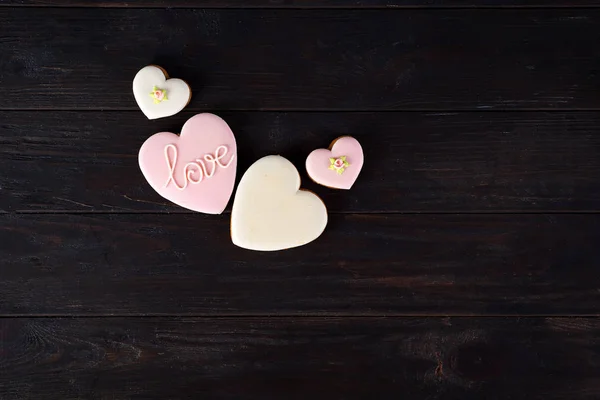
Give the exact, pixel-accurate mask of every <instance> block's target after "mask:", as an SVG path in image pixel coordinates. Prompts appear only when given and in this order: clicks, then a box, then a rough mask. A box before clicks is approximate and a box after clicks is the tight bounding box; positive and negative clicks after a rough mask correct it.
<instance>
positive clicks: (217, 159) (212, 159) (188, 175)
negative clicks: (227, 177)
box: [165, 144, 235, 190]
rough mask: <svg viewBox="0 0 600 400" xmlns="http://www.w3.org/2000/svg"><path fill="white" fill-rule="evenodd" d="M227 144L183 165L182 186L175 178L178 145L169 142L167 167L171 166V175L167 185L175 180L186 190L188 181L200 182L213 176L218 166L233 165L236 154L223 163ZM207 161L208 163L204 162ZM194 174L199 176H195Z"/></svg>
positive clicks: (180, 187)
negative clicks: (212, 152)
mask: <svg viewBox="0 0 600 400" xmlns="http://www.w3.org/2000/svg"><path fill="white" fill-rule="evenodd" d="M227 151H228V149H227V146H219V147H217V148H216V150H215V155H214V156H213V155H212V154H205V155H204V157H203V158H202V159H200V158H197V159H196V160H194V161H191V162H189V163H187V164H185V166H184V167H183V186H180V185H179V184H178V183H177V181H176V180H175V167H176V165H177V146H175V145H174V144H168V145H166V146H165V161H166V162H167V168H169V177H168V178H167V182H166V183H165V187H167V186H169V183H171V182H173V185H175V187H176V188H177V189H179V190H184V189H185V188H186V187H187V186H188V183H191V184H194V185H195V184H198V183H200V182H202V180H204V178H211V177H212V176H213V175H214V174H215V171H216V170H217V167H221V168H227V167H229V166H230V165H231V162H232V161H233V158H234V157H235V154H233V155H232V156H231V158H230V159H229V161H228V162H227V163H226V164H223V163H222V162H221V160H222V159H223V158H224V157H225V156H226V155H227ZM204 162H206V164H205V163H204ZM210 166H212V167H210ZM194 175H196V176H197V178H194Z"/></svg>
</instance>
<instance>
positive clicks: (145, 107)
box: [133, 65, 191, 119]
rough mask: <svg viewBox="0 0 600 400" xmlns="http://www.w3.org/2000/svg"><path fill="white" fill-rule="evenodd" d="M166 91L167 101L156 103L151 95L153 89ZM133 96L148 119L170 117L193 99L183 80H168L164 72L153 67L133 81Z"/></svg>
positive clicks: (137, 75) (140, 73) (136, 76)
mask: <svg viewBox="0 0 600 400" xmlns="http://www.w3.org/2000/svg"><path fill="white" fill-rule="evenodd" d="M154 87H156V88H157V89H160V90H164V91H165V92H166V98H167V100H162V101H160V102H158V103H155V101H154V100H155V99H154V98H153V97H152V96H151V95H150V93H151V92H152V90H153V88H154ZM133 95H134V97H135V101H136V102H137V104H138V106H139V107H140V109H141V110H142V112H143V113H144V115H146V117H148V119H157V118H164V117H169V116H171V115H175V114H177V113H178V112H179V111H181V110H183V109H184V108H185V106H186V105H187V103H188V102H189V100H190V97H191V90H190V87H189V86H188V84H187V83H185V82H184V81H182V80H181V79H166V77H165V74H164V73H163V71H162V70H161V69H160V68H158V67H155V66H153V65H149V66H147V67H144V68H142V69H141V70H139V71H138V73H137V74H136V75H135V78H134V79H133Z"/></svg>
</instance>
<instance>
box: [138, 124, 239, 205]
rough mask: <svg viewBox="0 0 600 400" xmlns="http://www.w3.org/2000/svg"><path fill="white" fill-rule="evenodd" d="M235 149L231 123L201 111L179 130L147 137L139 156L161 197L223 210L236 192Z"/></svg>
mask: <svg viewBox="0 0 600 400" xmlns="http://www.w3.org/2000/svg"><path fill="white" fill-rule="evenodd" d="M236 153H237V147H236V142H235V137H234V135H233V132H232V131H231V129H230V128H229V126H228V125H227V123H226V122H225V121H223V120H222V119H221V118H219V117H217V116H216V115H213V114H198V115H195V116H193V117H192V118H190V119H189V120H188V121H187V122H186V123H185V124H184V125H183V128H182V130H181V135H179V136H178V135H175V134H173V133H170V132H160V133H157V134H155V135H153V136H151V137H150V138H148V140H146V141H145V142H144V144H143V145H142V147H141V148H140V152H139V157H138V158H139V164H140V169H141V170H142V173H143V174H144V177H145V178H146V180H147V181H148V183H149V184H150V186H152V188H153V189H154V190H156V192H158V194H160V195H161V196H162V197H164V198H166V199H167V200H170V201H172V202H173V203H175V204H178V205H180V206H182V207H185V208H187V209H190V210H193V211H199V212H203V213H207V214H220V213H221V212H223V210H224V209H225V207H226V206H227V203H228V202H229V198H230V197H231V193H232V192H233V186H234V183H235V174H236V167H237V154H236Z"/></svg>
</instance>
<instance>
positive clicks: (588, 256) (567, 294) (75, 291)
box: [0, 214, 600, 315]
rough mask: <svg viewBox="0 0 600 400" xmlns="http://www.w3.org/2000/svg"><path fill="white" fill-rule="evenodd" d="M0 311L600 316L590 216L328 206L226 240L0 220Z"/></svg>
mask: <svg viewBox="0 0 600 400" xmlns="http://www.w3.org/2000/svg"><path fill="white" fill-rule="evenodd" d="M0 222H1V223H0V239H1V242H2V243H3V245H2V247H1V248H0V259H2V264H3V268H2V269H1V270H0V293H2V297H1V299H0V313H1V314H3V315H23V314H44V315H56V314H61V315H63V314H67V315H88V314H93V315H140V314H141V315H238V314H242V315H277V314H279V315H306V314H314V315H390V314H394V315H481V314H484V315H533V314H535V315H538V314H558V315H563V314H571V313H572V314H593V315H595V314H597V313H598V301H599V300H600V292H599V291H598V287H600V276H599V275H598V272H597V269H598V265H599V263H600V248H599V247H598V246H597V244H598V242H599V240H600V216H599V215H417V216H400V215H387V216H386V215H337V216H331V218H330V222H329V225H328V227H327V230H326V231H325V232H324V234H323V235H322V236H321V237H320V238H319V239H317V240H316V241H315V242H313V243H311V244H309V245H307V246H304V247H299V248H295V249H290V250H286V251H281V252H272V253H263V252H252V251H248V250H243V249H240V248H237V247H235V246H234V245H233V244H232V243H231V241H230V238H229V218H228V217H227V216H203V215H200V214H194V215H187V214H184V215H114V214H101V215H68V214H64V215H44V214H29V215H25V214H23V215H10V214H8V215H7V214H5V215H2V216H0Z"/></svg>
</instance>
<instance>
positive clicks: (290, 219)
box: [231, 156, 327, 251]
mask: <svg viewBox="0 0 600 400" xmlns="http://www.w3.org/2000/svg"><path fill="white" fill-rule="evenodd" d="M326 225H327V208H326V207H325V204H324V203H323V202H322V201H321V199H320V198H319V197H317V195H315V194H314V193H311V192H309V191H306V190H301V189H300V175H299V174H298V170H297V169H296V167H294V165H293V164H292V163H291V162H289V161H288V160H286V159H285V158H283V157H280V156H267V157H263V158H261V159H260V160H258V161H256V162H255V163H254V164H252V165H251V166H250V168H248V170H247V171H246V173H245V174H244V176H243V177H242V180H241V181H240V184H239V185H238V189H237V192H236V194H235V198H234V200H233V210H232V212H231V239H232V241H233V243H234V244H235V245H237V246H239V247H243V248H246V249H250V250H261V251H273V250H283V249H288V248H291V247H297V246H302V245H304V244H306V243H309V242H311V241H313V240H315V239H316V238H318V237H319V236H320V235H321V233H323V230H325V226H326Z"/></svg>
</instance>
